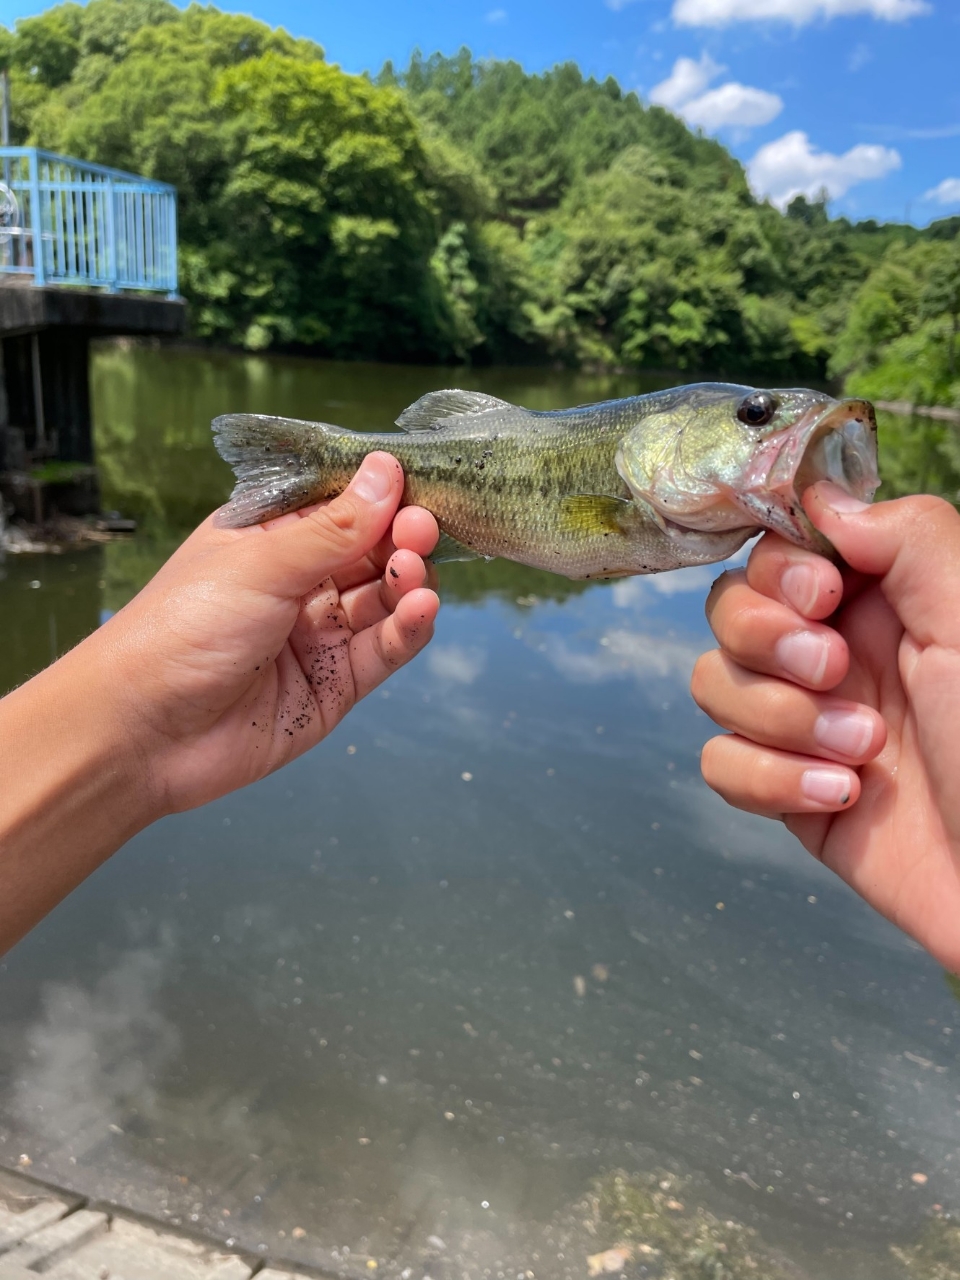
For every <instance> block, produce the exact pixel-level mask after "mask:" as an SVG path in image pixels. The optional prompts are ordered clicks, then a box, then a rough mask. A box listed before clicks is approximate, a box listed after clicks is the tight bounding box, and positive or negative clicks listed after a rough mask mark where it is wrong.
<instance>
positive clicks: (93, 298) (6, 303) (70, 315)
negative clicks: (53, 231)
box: [0, 281, 187, 337]
mask: <svg viewBox="0 0 960 1280" xmlns="http://www.w3.org/2000/svg"><path fill="white" fill-rule="evenodd" d="M186 318H187V306H186V303H185V302H184V301H183V299H182V298H177V299H174V298H164V297H159V296H153V297H151V296H150V295H147V294H140V293H105V292H103V291H102V290H100V289H69V288H55V287H53V286H51V287H49V288H47V287H44V288H39V289H38V288H35V287H34V286H32V285H31V286H28V287H25V286H23V285H16V286H14V285H7V284H4V283H3V282H2V281H0V335H2V336H3V337H12V336H13V335H15V334H18V333H34V332H37V331H39V330H41V329H53V328H62V327H64V326H67V327H70V328H74V329H84V330H86V331H87V333H88V336H90V337H96V336H97V335H98V334H101V335H106V334H129V335H131V336H136V335H141V336H143V335H147V334H158V335H169V336H171V337H172V336H175V335H176V334H179V333H182V332H183V331H184V328H185V326H186Z"/></svg>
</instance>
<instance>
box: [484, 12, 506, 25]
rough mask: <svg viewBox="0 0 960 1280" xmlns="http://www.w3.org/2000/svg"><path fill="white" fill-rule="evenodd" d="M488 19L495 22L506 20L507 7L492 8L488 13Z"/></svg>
mask: <svg viewBox="0 0 960 1280" xmlns="http://www.w3.org/2000/svg"><path fill="white" fill-rule="evenodd" d="M486 20H487V22H494V23H496V22H506V20H507V11H506V9H491V10H490V12H489V13H488V14H487V17H486Z"/></svg>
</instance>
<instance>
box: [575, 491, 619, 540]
mask: <svg viewBox="0 0 960 1280" xmlns="http://www.w3.org/2000/svg"><path fill="white" fill-rule="evenodd" d="M631 505H632V504H631V503H630V501H629V499H628V498H614V497H611V496H610V495H609V494H606V493H574V494H571V495H570V497H568V498H562V499H561V501H560V523H561V526H562V527H563V528H564V529H566V530H567V531H569V532H570V533H584V534H596V533H622V532H623V526H622V524H621V523H620V522H621V520H622V518H623V517H624V516H625V515H626V514H627V512H628V510H629V509H630V506H631Z"/></svg>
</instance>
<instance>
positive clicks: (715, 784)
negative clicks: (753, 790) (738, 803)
mask: <svg viewBox="0 0 960 1280" xmlns="http://www.w3.org/2000/svg"><path fill="white" fill-rule="evenodd" d="M729 757H730V739H729V738H728V737H726V736H721V737H717V738H710V739H709V740H708V741H707V742H705V743H704V744H703V749H702V750H701V752H700V772H701V773H702V774H703V780H704V782H705V783H706V784H707V786H708V787H710V788H711V790H713V791H716V792H717V793H718V794H719V795H721V796H723V798H724V799H726V798H727V795H728V792H729V785H728V784H729V778H730V769H729V767H728V766H729Z"/></svg>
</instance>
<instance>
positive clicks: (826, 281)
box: [0, 0, 960, 403]
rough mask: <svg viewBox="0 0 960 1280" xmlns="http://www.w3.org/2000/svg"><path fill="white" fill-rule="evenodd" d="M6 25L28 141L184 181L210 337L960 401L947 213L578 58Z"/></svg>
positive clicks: (199, 26)
mask: <svg viewBox="0 0 960 1280" xmlns="http://www.w3.org/2000/svg"><path fill="white" fill-rule="evenodd" d="M0 34H2V35H3V41H2V48H0V56H2V57H3V59H4V60H5V61H6V63H7V65H8V66H9V67H10V68H11V81H12V94H13V104H14V113H13V114H14V140H15V141H19V142H30V143H36V144H38V145H41V146H45V147H49V148H52V149H55V150H60V151H65V152H68V153H71V154H74V155H77V156H80V157H82V158H84V159H88V160H95V161H100V162H102V163H105V164H111V165H117V166H119V167H121V168H125V169H132V170H134V171H136V172H139V173H143V174H147V175H149V176H152V177H157V178H161V179H164V180H165V181H167V182H172V183H174V184H176V186H177V187H178V189H179V192H180V227H181V278H182V288H183V292H184V293H185V295H186V296H187V298H188V299H189V301H190V304H191V307H190V314H191V324H192V328H193V332H194V333H195V334H196V335H198V336H201V337H206V338H210V339H212V340H217V341H225V342H230V343H236V344H240V345H242V346H245V347H247V348H249V349H253V350H259V349H264V348H268V347H282V348H286V349H294V350H297V349H300V350H309V351H314V352H317V353H323V354H327V355H333V356H343V357H373V358H381V359H399V360H423V361H460V360H471V361H475V362H484V361H531V360H544V359H551V360H560V361H562V362H565V363H569V364H585V363H586V364H595V365H608V366H609V365H613V366H626V367H656V368H669V369H677V370H683V371H709V372H711V373H715V374H728V375H733V374H737V373H740V374H743V373H745V372H747V371H749V372H752V373H755V374H760V373H762V374H765V375H767V376H769V377H771V378H774V379H781V380H783V379H790V380H809V379H821V378H825V377H827V376H832V377H841V376H849V379H850V385H851V387H854V388H856V389H857V390H859V391H862V392H869V393H870V394H873V395H876V396H882V397H888V398H901V397H905V398H909V399H913V400H917V401H926V402H931V401H933V400H939V401H942V402H947V403H952V402H955V401H960V374H958V359H957V357H958V326H960V240H958V233H960V219H948V220H945V221H943V222H941V223H938V224H935V226H934V227H932V228H930V229H929V230H928V231H926V232H919V231H917V230H916V229H914V228H912V227H907V226H879V225H877V224H875V223H870V222H868V223H860V224H857V225H851V224H850V223H849V222H847V221H846V220H844V219H831V218H830V217H828V214H827V211H826V208H825V207H824V206H823V205H821V204H816V203H809V202H807V201H805V200H803V199H798V200H796V201H795V202H794V203H793V204H792V205H791V206H790V208H789V209H788V210H787V212H786V213H785V214H783V213H781V212H780V211H778V210H777V209H775V208H774V207H772V206H771V205H769V204H767V203H765V202H759V201H758V200H757V199H756V198H755V197H754V196H753V194H752V193H751V191H750V189H749V187H748V185H747V181H746V177H745V174H744V171H743V169H742V167H741V165H740V164H739V162H738V161H737V160H736V159H734V158H733V157H732V156H731V155H730V153H729V152H727V151H726V150H725V149H724V148H723V147H722V146H721V145H720V144H719V143H718V142H716V141H713V140H712V139H709V138H705V137H702V136H698V135H695V134H693V133H691V132H690V130H689V129H688V128H687V127H686V126H685V125H684V124H683V123H682V122H681V121H679V120H678V119H676V118H675V117H674V116H672V115H670V114H669V113H668V112H667V111H665V110H664V109H662V108H660V107H646V106H644V105H643V104H642V103H641V102H640V100H639V99H638V98H637V96H636V95H635V94H632V93H624V92H623V91H622V90H621V88H620V87H619V86H618V85H617V84H616V83H615V82H614V81H613V80H607V81H605V82H603V83H599V82H597V81H595V80H590V79H585V78H584V77H583V76H582V75H581V73H580V71H579V70H578V68H577V67H576V66H574V65H573V64H566V65H564V66H560V67H557V68H555V69H554V70H552V71H550V72H547V73H545V74H543V75H528V74H526V73H525V72H524V71H523V70H522V68H521V67H519V66H518V65H516V64H514V63H497V62H477V61H475V60H473V59H472V58H471V55H470V54H469V52H468V51H466V50H463V51H461V53H460V54H458V55H457V56H455V57H453V58H445V57H442V56H440V55H434V56H433V57H431V58H428V59H424V58H421V57H419V56H418V57H415V58H414V59H413V61H412V62H411V64H410V66H409V67H407V68H406V69H405V70H402V71H400V70H397V69H395V68H394V67H392V66H390V65H389V64H388V65H387V66H386V67H384V68H383V70H382V71H381V73H380V74H379V76H378V77H377V78H376V79H375V80H371V79H369V78H366V77H362V76H352V75H348V74H346V73H344V72H343V71H341V70H340V69H339V68H337V67H336V66H334V65H332V64H331V63H329V62H327V61H326V60H325V57H324V53H323V50H322V49H321V48H320V47H319V46H318V45H316V44H314V43H312V42H310V41H307V40H295V39H293V38H291V37H290V36H288V35H287V34H286V33H285V32H283V31H281V30H273V29H271V28H270V27H268V26H266V25H264V24H262V23H259V22H256V21H254V20H252V19H250V18H246V17H242V16H238V15H232V14H224V13H221V12H219V11H218V10H216V9H214V8H212V7H209V6H201V5H196V4H194V5H191V6H190V7H189V8H188V9H186V10H180V9H177V8H176V7H175V6H174V5H172V4H170V3H168V0H91V3H89V4H88V5H86V6H84V7H81V6H80V5H77V4H70V3H68V4H61V5H58V6H56V7H55V8H53V9H50V10H48V11H47V12H46V13H45V14H43V15H41V16H40V17H36V18H29V19H24V20H22V21H20V22H18V23H17V25H16V28H15V30H14V31H13V32H2V29H0Z"/></svg>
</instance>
